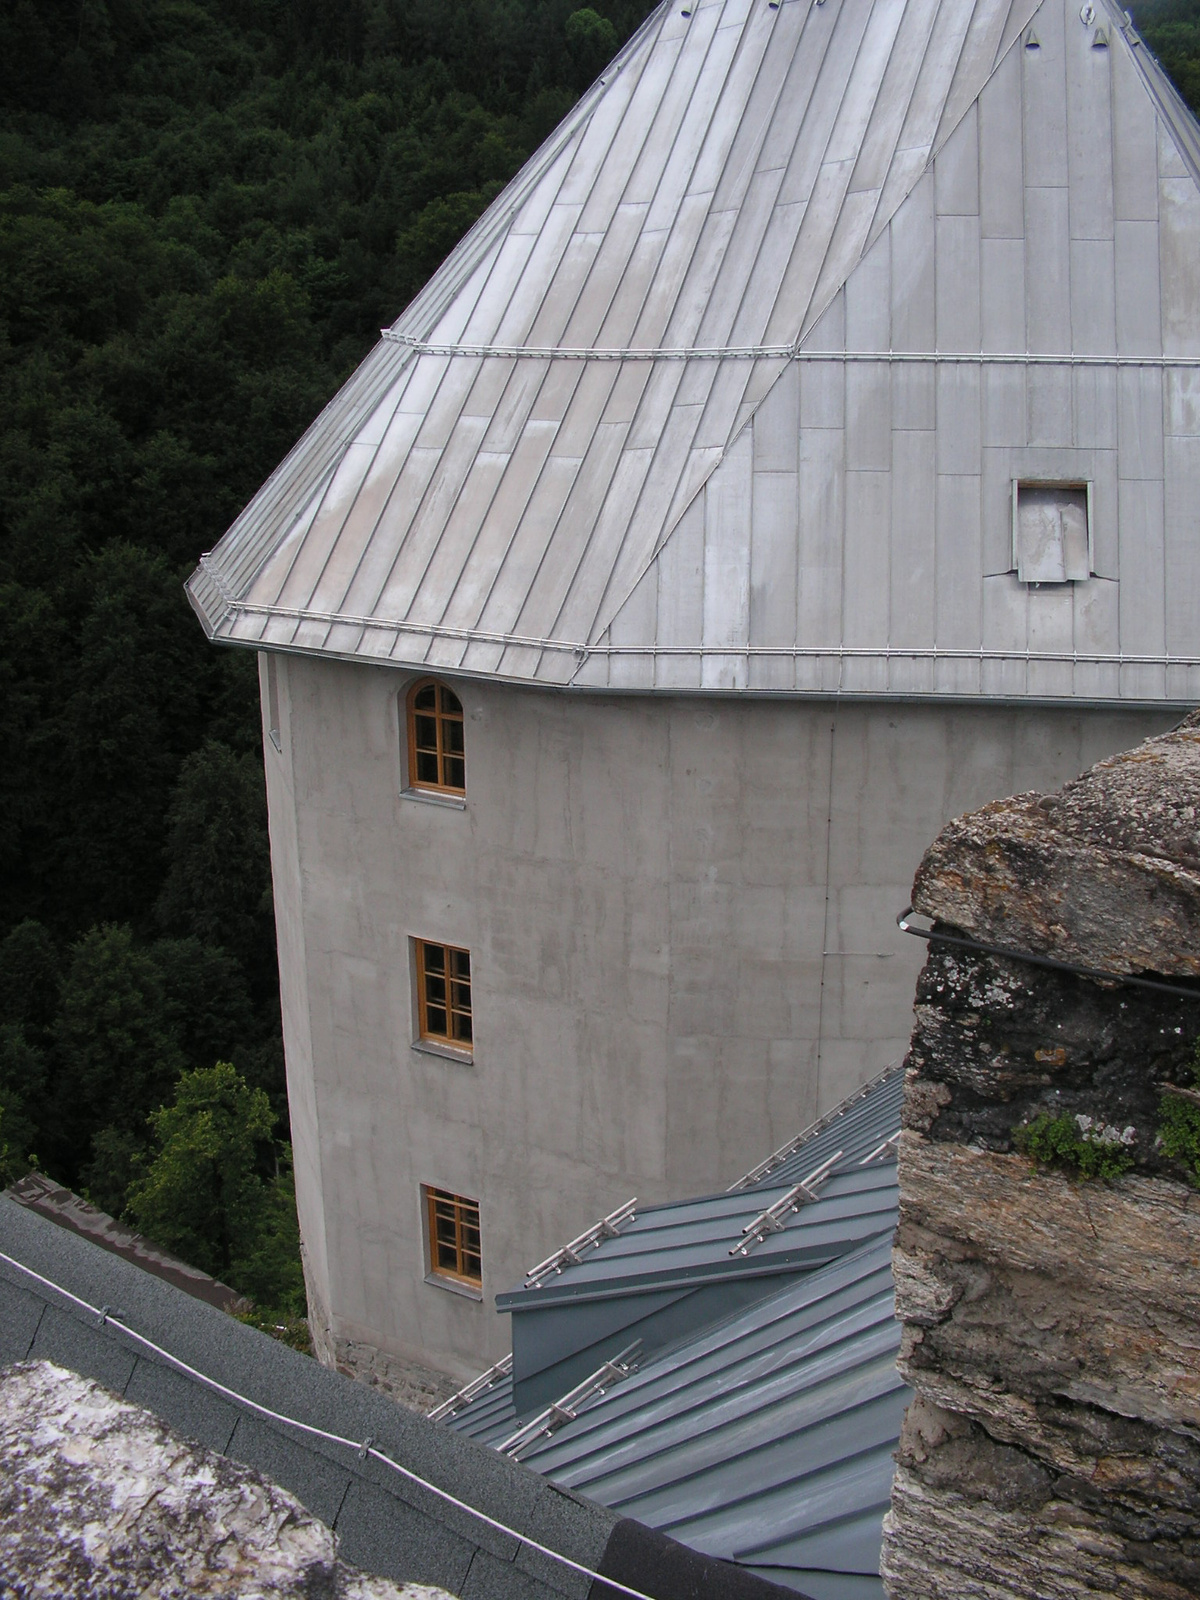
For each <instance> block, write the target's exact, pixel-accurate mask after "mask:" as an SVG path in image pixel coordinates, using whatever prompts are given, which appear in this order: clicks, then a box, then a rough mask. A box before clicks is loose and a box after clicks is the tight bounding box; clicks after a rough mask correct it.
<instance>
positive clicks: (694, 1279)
mask: <svg viewBox="0 0 1200 1600" xmlns="http://www.w3.org/2000/svg"><path fill="white" fill-rule="evenodd" d="M896 1212H897V1207H895V1206H889V1207H887V1208H886V1210H883V1211H880V1212H877V1213H872V1214H871V1216H870V1218H869V1219H868V1218H867V1217H864V1218H863V1219H862V1220H863V1222H864V1225H865V1224H867V1223H868V1221H870V1223H871V1228H870V1231H869V1232H868V1233H866V1234H864V1235H861V1236H859V1237H855V1238H850V1239H848V1240H847V1241H846V1242H845V1244H844V1245H843V1246H842V1247H841V1248H839V1247H838V1246H837V1245H836V1244H833V1243H825V1244H817V1243H815V1241H813V1240H812V1239H811V1235H810V1233H809V1232H808V1231H807V1230H804V1229H793V1230H791V1231H790V1237H789V1247H788V1248H787V1249H779V1248H776V1249H775V1250H773V1251H769V1252H767V1253H765V1254H764V1253H758V1254H753V1253H752V1254H751V1255H749V1256H733V1257H731V1256H729V1255H727V1254H726V1252H725V1250H724V1249H723V1248H722V1251H721V1255H720V1257H719V1258H718V1257H717V1256H715V1255H714V1256H711V1257H710V1258H708V1259H706V1260H704V1261H702V1262H697V1263H696V1264H694V1265H692V1266H688V1267H675V1268H671V1267H665V1268H659V1269H656V1270H655V1271H654V1272H651V1273H644V1274H635V1273H629V1274H626V1275H624V1276H621V1277H617V1276H615V1275H614V1276H610V1277H608V1278H605V1279H601V1280H596V1281H593V1282H589V1283H582V1284H577V1285H575V1286H571V1285H568V1284H567V1283H566V1282H565V1281H563V1282H560V1283H559V1284H558V1285H557V1286H556V1287H553V1288H549V1287H548V1288H545V1289H536V1288H535V1289H509V1290H506V1291H504V1292H502V1293H500V1294H498V1295H497V1296H496V1310H497V1311H507V1312H524V1311H537V1310H539V1309H541V1308H543V1307H544V1308H547V1309H549V1308H555V1309H558V1308H560V1307H562V1306H565V1305H580V1304H583V1303H584V1302H586V1301H591V1300H621V1299H625V1298H626V1297H627V1296H632V1295H645V1294H656V1293H662V1292H666V1291H670V1290H675V1289H678V1290H680V1291H686V1290H688V1289H698V1288H701V1287H702V1286H703V1285H705V1284H708V1283H715V1282H726V1281H728V1280H730V1279H738V1278H765V1277H777V1276H778V1275H779V1274H780V1273H785V1272H792V1273H804V1274H806V1275H807V1274H808V1273H812V1272H818V1271H820V1270H821V1269H822V1268H824V1267H827V1266H831V1265H832V1264H833V1263H835V1262H838V1261H841V1260H842V1259H843V1257H847V1258H848V1257H849V1256H851V1255H852V1254H854V1253H855V1252H856V1251H858V1250H859V1249H861V1248H863V1247H865V1246H866V1245H868V1244H869V1243H870V1242H871V1241H872V1240H873V1239H875V1238H877V1237H881V1236H883V1235H884V1234H885V1233H891V1232H892V1231H893V1230H894V1228H895V1213H896ZM883 1215H888V1216H891V1217H892V1220H891V1221H890V1222H888V1223H887V1224H886V1226H884V1225H882V1224H880V1225H878V1226H876V1225H875V1224H876V1223H877V1221H878V1218H879V1217H880V1216H883ZM841 1220H842V1221H843V1223H849V1222H850V1221H851V1219H849V1218H844V1219H841ZM786 1231H787V1230H785V1232H786ZM717 1242H718V1244H720V1242H721V1241H717ZM801 1246H805V1248H800V1247H801Z"/></svg>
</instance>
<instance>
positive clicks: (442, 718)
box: [408, 678, 467, 795]
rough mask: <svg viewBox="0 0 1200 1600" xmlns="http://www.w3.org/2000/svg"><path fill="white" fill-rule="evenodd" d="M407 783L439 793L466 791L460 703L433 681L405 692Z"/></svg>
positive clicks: (450, 691) (453, 695)
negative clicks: (406, 712) (406, 702)
mask: <svg viewBox="0 0 1200 1600" xmlns="http://www.w3.org/2000/svg"><path fill="white" fill-rule="evenodd" d="M408 782H409V787H410V788H413V789H432V790H434V791H435V792H438V793H441V794H455V795H458V794H466V792H467V761H466V746H465V744H464V742H463V708H462V701H461V700H460V699H459V698H458V696H457V695H456V694H455V693H454V690H453V689H448V688H447V687H446V685H445V684H444V683H438V682H437V681H436V679H434V678H425V679H424V680H423V681H422V682H420V683H416V684H414V685H413V687H412V688H411V689H410V690H409V693H408Z"/></svg>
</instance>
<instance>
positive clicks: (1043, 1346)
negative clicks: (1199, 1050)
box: [883, 714, 1200, 1600]
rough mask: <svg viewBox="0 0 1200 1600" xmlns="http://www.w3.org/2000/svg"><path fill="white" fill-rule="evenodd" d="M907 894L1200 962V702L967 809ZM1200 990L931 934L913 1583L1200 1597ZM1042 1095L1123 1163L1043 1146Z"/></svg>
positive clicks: (913, 1088)
mask: <svg viewBox="0 0 1200 1600" xmlns="http://www.w3.org/2000/svg"><path fill="white" fill-rule="evenodd" d="M913 898H914V906H915V908H916V909H917V910H918V911H920V912H923V913H924V914H925V915H926V916H928V917H931V918H933V919H934V922H935V925H937V926H938V927H939V928H940V929H941V931H943V932H946V933H948V934H951V933H966V934H968V935H970V936H971V937H972V938H974V939H977V940H980V941H982V942H985V943H992V944H999V945H1003V946H1006V947H1008V948H1012V949H1019V950H1023V951H1027V952H1031V953H1035V954H1040V955H1043V956H1050V957H1052V958H1055V959H1058V960H1063V961H1068V962H1072V963H1076V964H1079V965H1083V966H1087V967H1090V968H1096V969H1100V970H1102V971H1105V972H1113V973H1122V974H1141V975H1154V974H1159V975H1162V976H1163V978H1164V980H1165V981H1172V980H1179V979H1182V980H1184V981H1185V984H1186V980H1194V979H1196V978H1198V977H1200V715H1197V714H1193V715H1192V716H1191V717H1189V718H1188V719H1187V720H1186V721H1185V722H1184V723H1183V724H1181V726H1180V727H1179V728H1178V729H1176V730H1175V731H1174V732H1172V733H1169V734H1165V735H1163V736H1161V737H1159V738H1155V739H1149V740H1147V741H1146V742H1145V743H1144V744H1142V745H1140V746H1138V747H1137V748H1136V749H1134V750H1131V751H1129V752H1127V753H1125V754H1123V755H1120V756H1116V757H1114V758H1112V759H1111V760H1108V761H1104V762H1101V763H1100V764H1099V765H1098V766H1096V767H1093V768H1092V769H1091V770H1090V771H1089V772H1087V773H1085V774H1084V775H1083V776H1082V777H1081V778H1079V779H1077V780H1076V781H1075V782H1073V783H1071V784H1068V785H1067V786H1066V787H1065V788H1064V789H1063V790H1061V791H1060V792H1059V793H1058V794H1055V795H1046V796H1042V795H1036V794H1026V795H1020V796H1017V797H1016V798H1015V799H1012V800H1008V801H1002V802H999V803H997V804H993V805H989V806H986V807H984V808H983V809H982V810H981V811H977V812H974V813H972V814H970V815H968V816H965V817H962V818H959V819H958V820H957V821H955V822H953V823H951V824H950V825H949V826H948V827H946V828H945V829H943V831H942V833H941V834H940V835H939V837H938V839H937V841H936V842H935V844H934V845H933V847H932V848H931V849H930V850H929V852H928V853H927V855H926V857H925V859H924V861H923V862H922V864H921V867H920V870H919V872H918V874H917V879H916V883H915V886H914V896H913ZM1197 987H1198V998H1197V1000H1196V1001H1189V1000H1187V999H1183V998H1175V997H1172V996H1170V995H1166V994H1163V993H1158V992H1155V991H1152V990H1148V989H1145V988H1139V987H1134V986H1132V985H1123V984H1103V983H1098V982H1095V981H1092V980H1089V979H1086V978H1083V977H1080V976H1077V975H1074V974H1070V973H1064V972H1058V971H1052V970H1047V969H1044V968H1039V967H1037V966H1034V965H1031V964H1030V963H1028V962H1023V961H1018V960H1013V959H1009V958H1006V957H999V956H992V955H985V954H980V953H977V952H973V951H969V950H965V949H962V948H961V947H958V948H956V947H953V946H950V945H946V944H938V943H936V942H934V943H932V944H931V945H930V947H929V959H928V961H927V963H926V966H925V968H924V969H923V971H922V973H921V976H920V979H919V982H918V987H917V1004H916V1018H915V1028H914V1032H913V1037H912V1042H911V1046H910V1052H909V1056H908V1062H907V1065H908V1082H907V1092H906V1104H905V1112H904V1132H903V1135H902V1143H901V1156H900V1193H901V1208H900V1226H899V1229H898V1232H897V1236H896V1249H895V1271H896V1302H897V1314H898V1315H899V1316H900V1318H901V1319H902V1321H903V1322H904V1325H905V1326H904V1334H903V1342H902V1349H901V1357H900V1366H901V1370H902V1371H903V1373H904V1376H905V1377H906V1378H907V1380H908V1382H909V1383H910V1384H911V1385H912V1386H913V1388H914V1390H915V1392H916V1399H915V1400H914V1402H913V1404H912V1406H911V1407H910V1410H909V1413H908V1416H907V1418H906V1421H905V1425H904V1430H903V1433H902V1436H901V1440H900V1448H899V1451H898V1454H897V1472H896V1479H895V1485H894V1489H893V1495H892V1507H891V1511H890V1513H889V1516H888V1519H887V1522H886V1524H885V1544H884V1563H883V1572H884V1577H885V1582H886V1585H887V1588H888V1592H889V1593H890V1594H891V1595H893V1596H895V1597H897V1600H925V1597H934V1596H936V1597H938V1600H949V1597H951V1596H953V1597H954V1600H966V1597H974V1596H979V1597H983V1596H986V1597H988V1600H1000V1597H1002V1596H1021V1597H1025V1596H1028V1597H1030V1600H1033V1597H1037V1600H1048V1597H1049V1600H1058V1597H1068V1596H1070V1597H1074V1596H1083V1595H1087V1596H1102V1595H1103V1596H1110V1595H1111V1596H1117V1595H1120V1596H1122V1597H1123V1600H1132V1597H1141V1596H1146V1597H1150V1596H1153V1597H1155V1600H1168V1597H1170V1600H1181V1597H1183V1596H1190V1595H1196V1594H1198V1593H1200V1193H1198V1192H1197V1190H1196V1188H1195V1187H1194V1185H1193V1183H1192V1182H1191V1181H1189V1174H1188V1172H1187V1171H1186V1170H1185V1169H1184V1167H1183V1166H1182V1165H1180V1164H1179V1163H1177V1162H1175V1161H1173V1160H1171V1159H1169V1158H1168V1156H1167V1155H1166V1153H1165V1152H1164V1150H1163V1149H1162V1147H1161V1144H1160V1143H1159V1136H1158V1129H1159V1126H1160V1119H1161V1116H1162V1108H1163V1105H1164V1096H1163V1092H1162V1088H1161V1086H1162V1085H1163V1084H1175V1085H1182V1086H1184V1087H1187V1086H1189V1085H1191V1084H1192V1082H1193V1078H1192V1061H1193V1049H1194V1046H1195V1041H1196V1039H1197V1037H1198V1036H1200V986H1197ZM1187 1103H1189V1104H1190V1103H1192V1102H1187ZM1042 1113H1048V1114H1050V1115H1053V1116H1055V1117H1059V1116H1063V1115H1065V1116H1066V1117H1067V1118H1069V1119H1072V1122H1073V1125H1074V1127H1075V1128H1076V1129H1078V1128H1079V1126H1080V1125H1079V1124H1078V1123H1077V1122H1074V1119H1075V1118H1076V1117H1080V1116H1082V1117H1091V1118H1093V1119H1097V1121H1098V1123H1099V1124H1101V1125H1103V1126H1105V1127H1106V1128H1108V1129H1110V1130H1113V1131H1114V1132H1115V1131H1119V1132H1120V1133H1121V1134H1122V1135H1123V1136H1124V1143H1122V1144H1121V1145H1120V1151H1121V1153H1122V1154H1123V1155H1124V1156H1125V1157H1126V1158H1129V1159H1130V1162H1131V1164H1130V1166H1129V1170H1127V1171H1126V1172H1125V1173H1123V1174H1122V1175H1120V1176H1118V1177H1115V1178H1113V1179H1111V1180H1102V1179H1083V1178H1081V1177H1080V1175H1079V1173H1078V1171H1076V1170H1072V1168H1071V1166H1070V1165H1069V1164H1068V1165H1066V1166H1065V1167H1064V1166H1060V1165H1053V1164H1052V1165H1049V1166H1046V1165H1035V1164H1034V1163H1033V1162H1032V1161H1031V1159H1030V1157H1029V1155H1028V1154H1023V1153H1021V1150H1020V1148H1019V1146H1020V1144H1021V1143H1022V1132H1021V1130H1022V1129H1027V1128H1028V1127H1029V1125H1030V1123H1031V1122H1032V1121H1033V1120H1034V1119H1035V1118H1036V1117H1038V1116H1039V1115H1040V1114H1042ZM1129 1130H1132V1131H1131V1132H1130V1131H1129ZM1110 1137H1111V1135H1110ZM1113 1148H1115V1146H1114V1147H1113Z"/></svg>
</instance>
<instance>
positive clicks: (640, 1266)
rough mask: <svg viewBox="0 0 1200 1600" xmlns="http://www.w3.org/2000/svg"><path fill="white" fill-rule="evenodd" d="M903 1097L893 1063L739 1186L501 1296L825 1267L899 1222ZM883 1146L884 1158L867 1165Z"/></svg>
mask: <svg viewBox="0 0 1200 1600" xmlns="http://www.w3.org/2000/svg"><path fill="white" fill-rule="evenodd" d="M903 1098H904V1071H903V1068H901V1067H891V1068H888V1070H887V1071H886V1072H884V1073H882V1074H881V1075H880V1076H879V1077H878V1078H877V1079H875V1080H873V1081H872V1082H871V1083H870V1084H868V1085H866V1086H864V1088H862V1089H859V1090H856V1091H855V1092H854V1093H853V1094H852V1095H850V1096H848V1097H847V1099H846V1100H844V1101H843V1102H841V1104H840V1105H838V1106H835V1107H834V1108H833V1109H832V1110H831V1111H830V1112H829V1113H827V1115H826V1116H824V1117H822V1118H821V1119H820V1120H819V1121H818V1122H817V1123H815V1124H814V1125H813V1126H812V1127H811V1128H810V1129H806V1130H805V1131H804V1132H802V1133H801V1134H799V1135H798V1136H797V1138H796V1139H795V1140H793V1141H790V1142H789V1144H788V1145H785V1146H784V1147H783V1148H782V1149H781V1150H780V1151H777V1152H776V1153H775V1155H773V1156H771V1157H768V1158H767V1160H766V1161H764V1162H763V1163H761V1164H760V1166H759V1167H757V1168H755V1169H753V1171H752V1172H751V1173H749V1174H747V1175H746V1177H745V1178H744V1179H742V1180H741V1182H740V1183H739V1184H738V1185H736V1186H735V1187H734V1188H732V1189H729V1190H727V1191H725V1192H724V1193H721V1194H710V1195H700V1196H698V1197H696V1198H693V1199H689V1200H680V1201H672V1202H670V1203H668V1204H665V1205H658V1206H650V1207H646V1208H644V1209H642V1210H640V1211H638V1212H636V1213H635V1215H634V1217H633V1219H632V1220H631V1221H627V1222H621V1223H620V1224H619V1225H618V1232H617V1234H616V1236H615V1237H612V1238H602V1239H601V1240H600V1241H599V1242H598V1243H597V1244H596V1245H594V1246H592V1247H589V1248H588V1249H587V1250H586V1252H585V1253H584V1254H583V1255H582V1259H581V1260H580V1261H579V1262H577V1263H574V1262H570V1261H566V1260H564V1261H563V1262H562V1263H561V1265H560V1266H559V1268H558V1269H557V1270H556V1271H555V1272H553V1273H552V1274H551V1275H550V1276H548V1277H545V1278H543V1279H542V1281H541V1283H540V1285H539V1286H538V1287H534V1288H530V1287H524V1288H520V1289H514V1290H509V1291H507V1292H505V1293H503V1294H500V1295H498V1296H497V1299H496V1304H497V1307H498V1308H499V1309H501V1310H505V1311H508V1310H512V1311H519V1310H521V1309H532V1308H536V1307H538V1306H546V1305H552V1304H556V1303H560V1302H562V1301H563V1300H568V1299H577V1298H584V1297H588V1296H596V1295H603V1294H612V1293H616V1294H628V1293H633V1292H646V1291H648V1290H650V1289H653V1288H659V1287H663V1286H667V1285H679V1284H696V1283H700V1282H702V1281H707V1280H710V1279H712V1278H714V1277H733V1276H744V1275H754V1274H758V1273H764V1272H776V1271H781V1270H784V1269H786V1268H787V1267H794V1266H798V1265H799V1266H804V1265H818V1264H820V1263H821V1262H822V1261H827V1260H830V1259H832V1257H833V1256H835V1255H838V1254H840V1253H843V1252H844V1251H846V1250H848V1249H851V1248H854V1247H856V1246H857V1245H858V1244H859V1243H861V1242H862V1241H863V1240H865V1239H866V1238H868V1237H870V1236H871V1235H872V1234H873V1233H876V1232H880V1231H882V1230H884V1229H886V1228H888V1227H890V1226H891V1225H892V1224H891V1222H890V1221H889V1220H888V1219H889V1218H890V1216H891V1214H892V1211H893V1209H894V1206H895V1184H896V1176H895V1150H894V1148H892V1149H885V1148H883V1147H884V1146H885V1145H886V1143H887V1141H888V1140H890V1139H892V1138H893V1137H894V1136H895V1135H897V1134H898V1133H899V1130H900V1110H901V1105H902V1103H903ZM877 1152H878V1153H879V1154H878V1158H877V1159H876V1160H875V1161H871V1162H869V1163H868V1164H866V1165H864V1162H867V1159H868V1158H869V1157H871V1156H872V1155H873V1154H876V1153H877ZM835 1156H837V1157H838V1159H837V1160H836V1161H834V1162H833V1164H832V1166H831V1167H830V1169H829V1170H830V1177H829V1178H828V1181H827V1182H826V1183H824V1184H823V1186H822V1187H820V1188H819V1190H818V1197H817V1198H816V1199H815V1200H814V1201H812V1202H810V1203H809V1204H807V1205H804V1206H803V1207H802V1209H801V1210H800V1211H798V1212H797V1213H796V1214H794V1215H793V1216H792V1217H790V1219H788V1220H787V1222H786V1223H785V1226H784V1227H783V1228H782V1229H781V1230H780V1231H779V1232H778V1233H774V1234H770V1235H768V1237H767V1238H766V1239H764V1240H763V1241H762V1243H760V1244H758V1245H757V1246H755V1247H753V1248H752V1249H751V1250H750V1251H749V1252H748V1253H747V1254H745V1255H739V1256H731V1255H730V1251H731V1249H732V1248H733V1247H734V1246H735V1245H737V1243H738V1242H739V1240H740V1239H741V1238H742V1236H743V1235H742V1230H743V1229H744V1228H745V1226H746V1225H747V1224H748V1223H749V1222H750V1221H752V1220H753V1219H754V1218H755V1217H756V1216H758V1215H759V1214H760V1213H761V1212H762V1211H763V1210H765V1209H766V1208H767V1207H768V1206H769V1205H771V1204H772V1202H773V1201H775V1200H778V1199H779V1198H780V1197H781V1196H782V1195H783V1194H785V1193H786V1192H787V1190H789V1189H790V1188H792V1187H793V1186H794V1185H795V1184H797V1183H799V1182H802V1181H803V1180H804V1179H805V1178H806V1177H807V1176H808V1175H809V1174H810V1173H812V1172H813V1171H814V1170H816V1169H817V1168H819V1167H822V1166H823V1165H824V1164H825V1163H826V1162H828V1161H829V1160H830V1158H832V1157H835Z"/></svg>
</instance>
